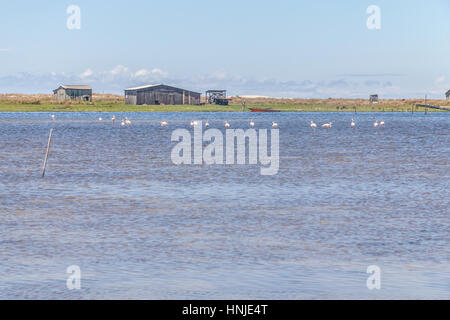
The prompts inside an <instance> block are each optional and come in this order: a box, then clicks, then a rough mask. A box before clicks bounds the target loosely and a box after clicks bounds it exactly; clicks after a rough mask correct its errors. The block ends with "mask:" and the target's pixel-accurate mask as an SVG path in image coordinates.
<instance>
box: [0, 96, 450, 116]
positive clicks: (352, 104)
mask: <svg viewBox="0 0 450 320" xmlns="http://www.w3.org/2000/svg"><path fill="white" fill-rule="evenodd" d="M243 102H245V103H246V105H247V107H257V108H272V109H277V110H280V111H283V112H355V111H356V112H411V111H412V108H413V106H414V104H416V103H423V101H421V100H381V101H380V102H379V103H378V104H371V103H370V102H369V101H367V100H363V99H274V98H253V99H244V98H241V97H233V102H232V103H231V105H229V106H217V105H208V104H207V105H202V106H191V105H174V106H169V105H162V106H159V105H158V106H130V105H125V103H124V99H123V96H120V95H94V97H93V102H89V103H84V102H71V101H69V102H65V103H58V102H56V101H54V100H52V97H51V96H50V95H21V94H15V95H13V94H11V95H0V112H89V111H90V112H200V111H202V112H240V111H242V103H243ZM428 103H429V104H434V105H450V104H449V103H448V102H447V101H444V100H430V101H428ZM245 111H247V112H248V111H249V110H248V109H246V110H245ZM414 111H417V112H423V111H424V109H423V108H415V109H414ZM428 111H429V112H436V111H437V112H439V111H438V110H433V109H429V110H428Z"/></svg>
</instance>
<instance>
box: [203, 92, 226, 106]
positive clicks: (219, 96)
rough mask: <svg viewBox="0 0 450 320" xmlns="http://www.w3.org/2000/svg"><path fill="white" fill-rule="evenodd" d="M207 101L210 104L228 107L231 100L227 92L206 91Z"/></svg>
mask: <svg viewBox="0 0 450 320" xmlns="http://www.w3.org/2000/svg"><path fill="white" fill-rule="evenodd" d="M206 100H207V101H208V103H209V104H213V103H214V104H218V105H223V106H227V105H228V104H229V102H230V100H231V99H230V98H227V90H208V91H206Z"/></svg>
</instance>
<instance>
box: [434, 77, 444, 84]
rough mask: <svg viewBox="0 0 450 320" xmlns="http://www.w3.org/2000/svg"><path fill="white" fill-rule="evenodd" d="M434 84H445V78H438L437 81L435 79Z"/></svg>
mask: <svg viewBox="0 0 450 320" xmlns="http://www.w3.org/2000/svg"><path fill="white" fill-rule="evenodd" d="M435 82H436V84H441V83H444V82H445V76H439V77H438V78H437V79H436V81H435Z"/></svg>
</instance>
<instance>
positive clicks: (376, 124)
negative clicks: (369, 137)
mask: <svg viewBox="0 0 450 320" xmlns="http://www.w3.org/2000/svg"><path fill="white" fill-rule="evenodd" d="M373 126H374V127H375V128H378V120H375V123H374V124H373Z"/></svg>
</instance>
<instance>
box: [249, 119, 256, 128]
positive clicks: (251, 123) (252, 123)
mask: <svg viewBox="0 0 450 320" xmlns="http://www.w3.org/2000/svg"><path fill="white" fill-rule="evenodd" d="M254 126H255V123H254V122H253V120H252V121H250V127H252V128H253V127H254Z"/></svg>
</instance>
